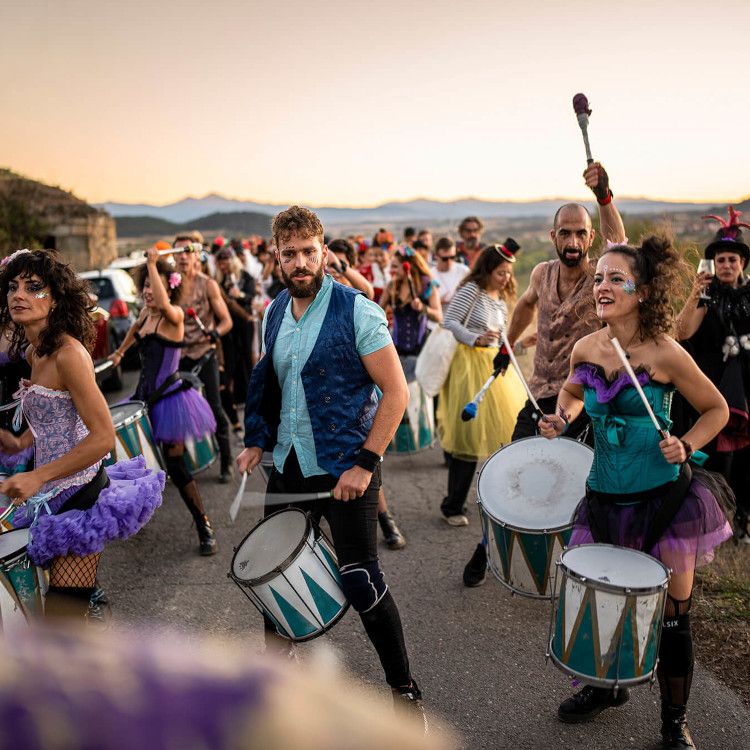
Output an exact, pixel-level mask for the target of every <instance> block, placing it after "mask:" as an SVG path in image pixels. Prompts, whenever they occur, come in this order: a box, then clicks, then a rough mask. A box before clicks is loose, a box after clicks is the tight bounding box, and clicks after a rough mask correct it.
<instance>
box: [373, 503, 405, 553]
mask: <svg viewBox="0 0 750 750" xmlns="http://www.w3.org/2000/svg"><path fill="white" fill-rule="evenodd" d="M378 523H379V524H380V528H381V530H382V531H383V536H384V537H385V543H386V545H387V547H388V549H403V548H404V547H406V539H405V538H404V535H403V534H402V533H401V530H400V529H399V527H398V526H397V525H396V521H395V519H394V518H393V516H392V515H391V511H389V510H386V511H384V512H383V513H378Z"/></svg>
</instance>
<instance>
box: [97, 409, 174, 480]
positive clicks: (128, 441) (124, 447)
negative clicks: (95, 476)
mask: <svg viewBox="0 0 750 750" xmlns="http://www.w3.org/2000/svg"><path fill="white" fill-rule="evenodd" d="M109 411H110V414H111V415H112V423H113V424H114V426H115V449H114V450H113V451H112V452H110V453H109V455H108V456H107V457H106V458H105V459H104V461H103V463H104V465H105V466H111V465H112V464H114V463H116V462H117V461H128V460H129V459H131V458H134V457H135V456H143V458H144V459H145V460H146V466H148V468H149V469H151V470H152V471H160V470H162V469H164V459H163V458H162V455H161V451H160V450H159V446H158V445H157V444H156V440H154V433H153V431H152V429H151V422H150V421H149V418H148V409H147V407H146V404H144V403H143V401H125V402H124V403H122V404H116V405H115V406H110V407H109Z"/></svg>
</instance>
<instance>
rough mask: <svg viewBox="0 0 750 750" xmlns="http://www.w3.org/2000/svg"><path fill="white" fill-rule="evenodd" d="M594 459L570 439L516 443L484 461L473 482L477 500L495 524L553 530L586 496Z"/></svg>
mask: <svg viewBox="0 0 750 750" xmlns="http://www.w3.org/2000/svg"><path fill="white" fill-rule="evenodd" d="M593 460H594V452H593V451H592V450H591V448H589V447H588V446H587V445H584V444H583V443H579V442H578V441H577V440H571V439H570V438H557V439H555V440H547V439H546V438H543V437H531V438H523V439H522V440H516V441H514V442H512V443H510V444H509V445H506V446H505V447H504V448H501V449H500V450H499V451H498V452H497V453H495V454H493V455H492V456H490V457H489V459H487V462H486V463H485V465H484V466H483V467H482V471H481V472H480V474H479V480H478V481H477V495H478V497H479V502H480V503H481V504H482V507H483V508H484V509H485V511H486V512H487V513H489V515H490V516H492V517H493V518H494V519H495V520H496V521H500V522H501V523H505V524H507V525H509V526H512V527H514V528H516V529H528V530H543V529H559V528H562V527H564V526H567V525H569V524H570V520H571V516H572V514H573V511H574V510H575V508H576V506H577V505H578V503H579V502H580V500H581V498H582V497H583V496H584V495H585V493H586V477H587V476H588V474H589V471H590V469H591V464H592V462H593Z"/></svg>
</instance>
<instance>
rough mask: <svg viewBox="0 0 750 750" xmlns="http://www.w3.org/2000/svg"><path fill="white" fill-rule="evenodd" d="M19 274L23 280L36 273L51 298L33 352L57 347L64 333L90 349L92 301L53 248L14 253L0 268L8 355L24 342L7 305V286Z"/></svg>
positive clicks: (0, 320)
mask: <svg viewBox="0 0 750 750" xmlns="http://www.w3.org/2000/svg"><path fill="white" fill-rule="evenodd" d="M19 276H20V277H21V278H23V279H28V278H31V277H32V276H38V277H39V278H40V279H41V280H42V282H43V283H44V285H45V286H46V287H48V288H49V291H50V296H51V297H52V301H53V306H52V309H51V310H50V312H49V315H48V317H47V327H46V328H45V329H44V330H43V331H42V332H41V334H40V336H39V345H38V346H37V347H36V353H37V354H38V355H39V356H40V357H44V356H47V355H48V354H53V353H54V352H56V351H57V350H58V349H59V348H60V346H61V344H62V339H63V336H64V335H66V334H67V335H68V336H72V337H73V338H74V339H77V340H78V341H80V342H81V343H82V344H83V345H84V346H85V347H86V349H87V350H88V351H89V352H91V351H92V350H93V347H94V341H95V339H96V329H95V327H94V321H93V319H92V317H91V312H92V310H93V308H94V306H95V303H94V301H93V299H92V297H91V295H90V293H89V288H88V284H87V283H86V282H85V281H84V280H83V279H80V278H79V277H78V276H76V273H75V271H74V270H73V269H72V268H71V267H70V266H69V265H68V264H67V263H63V262H62V260H61V259H60V256H59V255H58V254H57V253H56V252H54V251H53V250H32V251H30V252H23V253H18V254H15V257H12V259H11V260H10V261H9V262H8V263H6V264H5V265H4V266H1V267H0V329H4V330H8V331H11V335H10V341H11V346H10V355H11V356H18V355H19V354H20V350H21V348H22V347H23V346H24V344H25V338H24V331H23V328H22V327H20V326H16V325H15V324H14V323H13V320H12V318H11V316H10V309H9V308H8V286H9V285H10V282H11V281H13V279H15V278H17V277H19Z"/></svg>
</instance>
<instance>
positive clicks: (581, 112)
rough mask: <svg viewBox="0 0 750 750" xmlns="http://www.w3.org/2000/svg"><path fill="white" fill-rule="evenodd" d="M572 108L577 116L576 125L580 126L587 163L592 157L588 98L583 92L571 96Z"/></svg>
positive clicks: (590, 161)
mask: <svg viewBox="0 0 750 750" xmlns="http://www.w3.org/2000/svg"><path fill="white" fill-rule="evenodd" d="M573 110H574V111H575V113H576V117H577V118H578V127H580V128H581V133H582V135H583V145H584V147H585V149H586V161H587V162H588V163H589V164H593V163H594V157H593V156H591V146H590V145H589V115H590V114H591V109H590V108H589V100H588V99H587V98H586V95H585V94H576V95H575V96H574V97H573Z"/></svg>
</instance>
